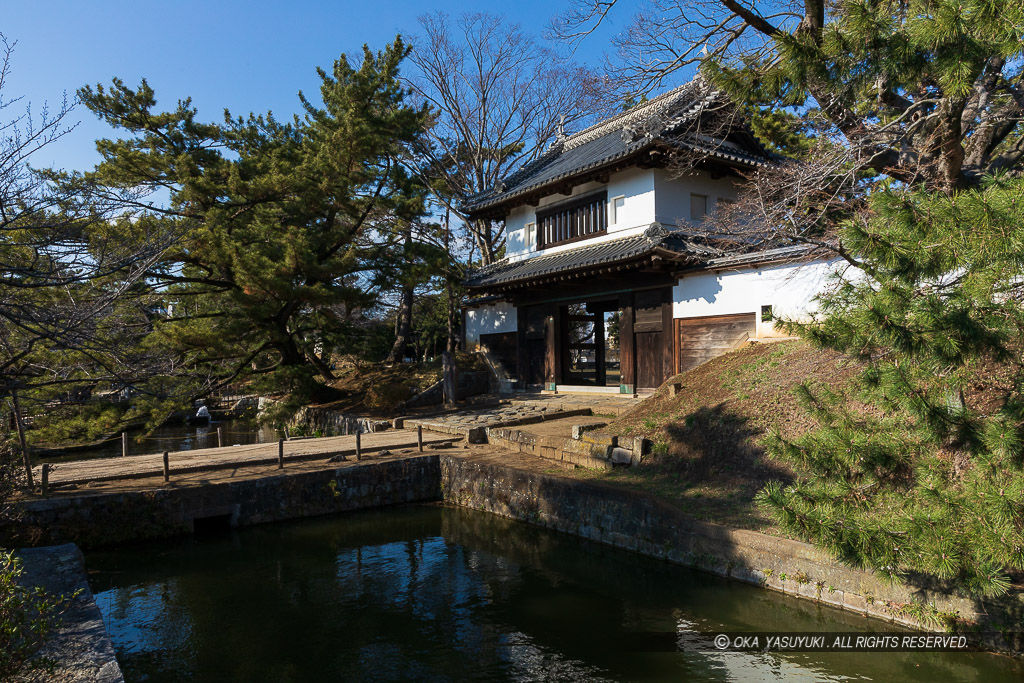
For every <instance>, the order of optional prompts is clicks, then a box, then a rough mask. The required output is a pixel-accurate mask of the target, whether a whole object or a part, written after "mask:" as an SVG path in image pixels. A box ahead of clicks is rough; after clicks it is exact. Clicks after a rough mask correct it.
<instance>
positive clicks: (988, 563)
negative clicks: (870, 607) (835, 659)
mask: <svg viewBox="0 0 1024 683" xmlns="http://www.w3.org/2000/svg"><path fill="white" fill-rule="evenodd" d="M871 207H872V213H871V214H870V216H869V217H868V218H865V219H863V220H859V221H850V222H848V223H847V224H846V225H844V226H843V229H842V236H843V239H844V240H846V241H847V242H848V244H849V247H850V249H851V251H852V252H854V253H856V254H858V255H859V256H860V258H861V262H862V268H861V269H860V270H859V271H858V272H859V275H858V276H857V277H855V278H847V279H845V280H844V281H843V282H842V283H841V285H840V286H838V287H837V288H836V289H835V291H834V292H832V293H830V294H827V295H825V296H823V297H822V299H821V311H820V315H819V317H818V319H817V320H816V321H814V322H810V323H801V324H796V323H790V324H789V325H790V328H791V329H793V330H794V331H796V332H799V333H800V334H802V335H803V336H805V337H806V338H808V339H810V340H812V341H813V342H814V343H815V344H817V345H819V346H821V347H823V348H828V349H836V350H839V351H842V352H843V353H845V354H848V355H850V356H852V357H853V358H855V359H857V360H859V361H860V362H862V363H863V364H864V369H863V371H862V373H861V375H860V380H861V381H860V389H861V392H862V394H861V397H860V398H861V399H863V402H864V403H863V404H862V405H861V406H860V407H857V406H854V405H850V404H848V403H846V402H845V401H844V400H841V399H840V398H839V397H838V396H836V395H835V394H832V393H831V392H829V391H827V390H822V389H812V388H810V387H808V386H804V387H802V389H801V398H802V400H803V402H804V404H805V405H806V406H807V408H808V409H809V410H810V411H811V414H812V415H813V416H814V417H815V418H816V419H817V422H818V424H819V427H818V428H817V429H815V430H813V431H812V432H810V433H808V434H806V435H805V436H803V437H800V438H797V439H792V440H787V439H784V438H782V437H781V436H780V435H778V434H775V435H774V436H773V438H772V439H771V443H770V452H771V453H772V454H773V455H775V456H777V457H780V458H783V459H784V460H786V461H788V462H789V463H791V464H792V465H793V466H794V468H795V469H796V470H797V472H798V473H799V478H798V479H797V481H796V482H795V483H794V484H792V485H790V486H782V485H781V484H773V485H770V486H768V487H767V488H766V489H765V491H763V492H762V494H761V500H762V502H763V503H765V504H766V505H767V506H768V508H769V509H770V510H771V511H772V513H773V515H774V517H775V519H776V520H777V521H778V522H779V523H780V524H781V525H782V526H783V528H785V529H786V530H788V531H789V532H791V533H794V534H798V535H799V536H801V537H803V538H805V539H807V540H810V541H813V542H814V543H815V544H817V545H820V546H821V547H824V548H826V549H828V550H829V551H831V552H832V553H834V554H835V555H836V556H837V557H839V558H841V559H843V560H845V561H847V562H850V563H853V564H855V565H858V566H864V567H868V568H870V569H872V570H874V571H876V572H878V573H879V574H881V575H884V576H887V577H890V578H892V579H899V580H905V579H908V578H911V577H915V576H920V575H925V576H928V577H932V578H934V579H939V580H941V581H945V582H948V585H951V586H953V587H955V588H957V589H959V590H961V591H963V592H965V593H967V594H971V595H992V594H998V593H1001V592H1004V591H1005V590H1006V589H1007V587H1008V585H1009V579H1008V576H1007V573H1008V572H1011V571H1014V570H1020V569H1024V393H1022V388H1024V384H1022V383H1024V280H1022V276H1021V274H1022V273H1024V181H1022V180H1021V179H1018V178H997V179H990V180H989V181H987V183H986V184H985V186H984V187H983V189H981V190H980V191H963V192H957V193H953V194H952V195H947V194H945V193H927V192H922V191H914V190H912V189H910V188H905V187H892V188H889V189H887V190H886V191H884V192H880V193H878V194H876V195H874V196H873V197H872V199H871Z"/></svg>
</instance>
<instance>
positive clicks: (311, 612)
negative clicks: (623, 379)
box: [86, 505, 1024, 683]
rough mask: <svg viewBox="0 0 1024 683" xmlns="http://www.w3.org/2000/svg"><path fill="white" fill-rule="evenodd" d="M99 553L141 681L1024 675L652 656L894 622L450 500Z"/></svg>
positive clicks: (132, 671)
mask: <svg viewBox="0 0 1024 683" xmlns="http://www.w3.org/2000/svg"><path fill="white" fill-rule="evenodd" d="M199 531H200V532H202V531H203V530H202V529H200V530H199ZM86 565H87V568H88V570H89V572H90V583H91V585H92V588H93V591H94V592H95V594H96V601H97V603H98V605H99V607H100V609H101V611H102V612H103V616H104V620H105V622H106V624H107V628H108V630H109V632H110V636H111V638H112V639H113V641H114V645H115V647H116V648H117V655H118V660H119V662H120V664H121V667H122V669H123V670H124V672H125V676H126V679H127V680H129V681H143V680H145V681H177V680H183V679H189V680H195V681H259V680H266V681H309V680H374V681H389V680H453V681H454V680H466V679H476V680H545V681H547V680H565V681H582V680H587V681H589V680H686V681H725V680H740V681H749V680H766V681H774V680H787V681H788V680H806V681H839V680H849V679H856V680H874V681H892V680H907V681H936V680H958V681H985V682H986V683H988V682H995V681H1016V680H1021V679H1022V678H1024V665H1022V663H1020V662H1018V661H1016V660H1013V659H1009V658H1007V657H1003V656H999V655H993V654H987V653H957V654H945V653H907V654H903V653H898V654H892V653H889V654H875V655H864V654H847V653H844V654H836V653H796V654H790V655H776V654H746V653H713V652H685V653H683V652H664V651H661V652H658V651H645V648H644V647H643V646H642V644H641V646H639V647H638V646H637V638H636V636H637V634H646V633H666V632H667V633H682V634H685V632H687V631H790V632H792V631H849V632H851V633H855V632H868V631H871V632H878V631H883V630H892V628H893V627H892V626H890V625H886V624H884V623H880V622H877V621H874V620H870V619H865V618H864V617H860V616H857V615H853V614H850V613H848V612H842V611H839V610H835V609H832V608H829V607H826V606H822V605H817V604H813V603H809V602H805V601H799V600H796V599H793V598H789V597H786V596H783V595H780V594H777V593H774V592H770V591H765V590H762V589H760V588H758V587H756V586H751V585H746V584H742V583H738V582H735V581H729V580H727V579H722V578H719V577H715V576H712V575H709V574H705V573H701V572H698V571H693V570H690V569H686V568H683V567H679V566H675V565H671V564H668V563H666V562H662V561H659V560H655V559H651V558H646V557H642V556H640V555H636V554H634V553H630V552H626V551H622V550H617V549H614V548H609V547H607V546H602V545H599V544H596V543H592V542H588V541H585V540H582V539H579V538H576V537H573V536H570V535H567V534H560V533H557V532H553V531H548V530H544V529H540V528H536V527H532V526H529V525H525V524H522V523H517V522H513V521H509V520H506V519H503V518H500V517H497V516H494V515H490V514H486V513H482V512H476V511H472V510H467V509H464V508H455V507H448V506H442V505H417V506H406V507H398V508H387V509H381V510H372V511H365V512H354V513H348V514H343V515H337V516H332V517H321V518H317V519H310V520H304V521H299V522H287V523H277V524H268V525H262V526H256V527H249V528H244V529H231V530H227V529H225V530H217V529H211V530H207V532H206V533H199V534H198V535H197V536H195V537H183V538H180V539H176V540H172V541H163V542H154V543H144V544H137V545H131V546H124V547H121V548H118V549H113V550H94V551H88V552H87V553H86Z"/></svg>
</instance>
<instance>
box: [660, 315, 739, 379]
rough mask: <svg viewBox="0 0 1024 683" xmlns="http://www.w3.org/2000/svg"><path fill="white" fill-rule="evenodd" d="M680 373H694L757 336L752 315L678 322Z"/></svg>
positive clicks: (684, 319) (681, 320) (718, 316)
mask: <svg viewBox="0 0 1024 683" xmlns="http://www.w3.org/2000/svg"><path fill="white" fill-rule="evenodd" d="M676 329H677V330H678V333H677V338H678V340H679V346H678V349H679V351H678V354H679V355H678V358H679V369H678V371H679V372H685V371H687V370H691V369H693V368H695V367H697V366H698V365H701V364H703V363H706V362H708V361H709V360H711V359H712V358H715V357H716V356H721V355H722V354H723V353H726V352H728V351H731V350H732V349H735V348H736V347H737V346H739V345H741V344H743V342H745V341H747V339H753V338H754V336H755V334H756V333H757V320H756V319H755V317H754V314H753V313H740V314H737V315H715V316H708V317H703V318H681V319H678V320H676Z"/></svg>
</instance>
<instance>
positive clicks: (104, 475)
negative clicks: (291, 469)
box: [33, 430, 459, 486]
mask: <svg viewBox="0 0 1024 683" xmlns="http://www.w3.org/2000/svg"><path fill="white" fill-rule="evenodd" d="M416 438H417V437H416V432H415V431H414V430H413V431H409V430H395V431H386V432H374V433H368V434H363V435H362V441H361V447H362V451H364V452H367V453H372V452H376V451H381V450H385V449H396V448H415V447H416V446H417V441H416ZM458 440H459V439H458V438H453V437H451V436H445V435H442V434H432V433H430V432H428V431H424V433H423V443H424V444H425V445H434V444H439V443H445V442H449V443H450V442H452V441H458ZM355 452H356V437H355V435H350V436H331V437H324V438H319V439H294V440H291V441H285V442H284V460H285V464H286V465H287V463H289V462H296V461H303V460H317V459H327V458H330V457H334V456H337V455H343V456H345V457H351V458H354V457H355ZM168 460H169V461H170V471H171V476H172V477H173V476H174V474H175V473H176V472H177V473H182V472H200V471H205V470H215V469H230V468H235V467H238V466H242V465H257V464H266V463H276V462H277V443H267V444H252V445H248V446H225V447H223V448H201V449H197V450H192V451H175V452H172V453H170V454H169V456H168ZM162 472H163V454H162V453H152V454H149V455H129V456H127V457H115V458H95V459H93V460H77V461H74V462H67V463H61V464H59V465H51V466H50V477H49V480H50V485H51V486H55V485H60V484H85V483H88V482H94V481H109V480H114V479H133V478H141V477H152V476H154V475H160V474H162ZM41 475H42V473H41V468H40V467H36V468H35V469H34V471H33V476H34V480H35V482H36V484H37V485H38V484H39V481H40V479H41Z"/></svg>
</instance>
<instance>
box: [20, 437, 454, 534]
mask: <svg viewBox="0 0 1024 683" xmlns="http://www.w3.org/2000/svg"><path fill="white" fill-rule="evenodd" d="M440 497H441V490H440V470H439V467H438V456H437V455H436V454H428V455H416V456H409V457H407V458H403V459H400V460H388V461H385V462H376V463H363V464H359V465H355V466H352V465H349V466H345V467H340V468H338V469H326V470H316V471H312V472H295V473H289V472H287V471H284V472H282V473H281V474H278V475H274V476H267V477H261V478H258V479H246V480H241V481H234V482H227V483H214V484H207V485H204V486H186V487H181V488H173V487H171V488H163V489H157V490H152V491H126V492H117V493H106V494H93V495H82V496H74V497H68V496H61V497H55V498H49V499H44V500H33V501H29V502H27V503H24V504H22V505H20V506H18V507H19V509H18V513H19V515H20V516H21V518H22V520H23V521H24V522H25V524H26V526H27V528H25V530H24V531H23V532H22V533H23V534H25V536H23V537H21V538H14V539H10V538H8V539H6V540H8V541H13V544H14V545H20V544H26V543H28V542H29V541H30V540H31V541H32V542H33V543H34V544H37V545H38V544H45V543H62V542H65V541H74V542H75V543H78V544H79V545H80V546H82V547H84V548H89V547H96V546H103V545H116V544H118V543H128V542H132V541H140V540H146V539H154V538H167V537H170V536H176V535H180V534H190V533H192V532H193V529H194V527H195V520H197V519H198V520H201V519H204V518H220V519H221V520H223V522H224V523H226V524H230V525H231V526H246V525H250V524H260V523H263V522H276V521H280V520H286V519H298V518H302V517H313V516H316V515H324V514H329V513H334V512H346V511H349V510H360V509H363V508H371V507H380V506H383V505H394V504H398V503H411V502H418V501H432V500H437V499H439V498H440Z"/></svg>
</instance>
